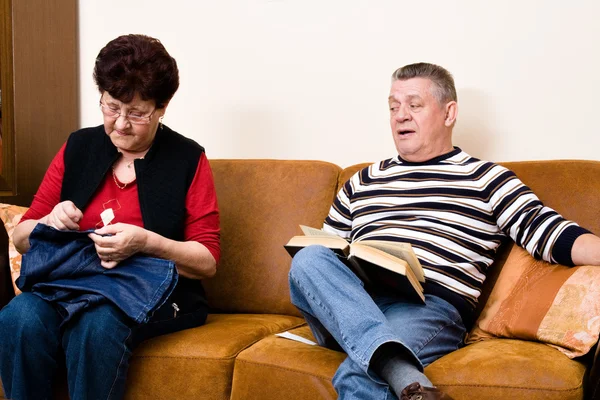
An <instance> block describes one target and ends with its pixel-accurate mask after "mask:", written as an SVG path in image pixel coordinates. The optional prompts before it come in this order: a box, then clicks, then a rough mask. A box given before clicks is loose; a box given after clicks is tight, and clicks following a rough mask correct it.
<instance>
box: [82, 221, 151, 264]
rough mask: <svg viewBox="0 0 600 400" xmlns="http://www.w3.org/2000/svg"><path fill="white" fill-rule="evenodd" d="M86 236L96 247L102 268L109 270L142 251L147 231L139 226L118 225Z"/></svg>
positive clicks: (109, 226)
mask: <svg viewBox="0 0 600 400" xmlns="http://www.w3.org/2000/svg"><path fill="white" fill-rule="evenodd" d="M101 235H111V236H101ZM88 236H89V237H90V239H92V240H93V241H94V244H95V245H96V252H97V253H98V257H100V264H101V265H102V266H103V267H104V268H109V269H110V268H114V267H116V266H117V264H119V263H120V262H121V261H123V260H125V259H126V258H129V257H131V256H132V255H134V254H136V253H139V252H140V251H142V250H143V249H144V247H145V246H146V242H147V239H148V231H147V230H145V229H144V228H140V227H139V226H135V225H130V224H123V223H118V224H114V225H107V226H105V227H104V228H101V229H97V230H96V231H95V232H94V233H90V234H89V235H88Z"/></svg>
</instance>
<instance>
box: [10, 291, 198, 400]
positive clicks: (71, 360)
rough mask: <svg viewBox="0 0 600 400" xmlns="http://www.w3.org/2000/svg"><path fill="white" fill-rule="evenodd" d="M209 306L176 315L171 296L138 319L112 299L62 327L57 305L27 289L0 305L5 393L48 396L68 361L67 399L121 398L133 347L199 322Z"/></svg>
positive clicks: (38, 398)
mask: <svg viewBox="0 0 600 400" xmlns="http://www.w3.org/2000/svg"><path fill="white" fill-rule="evenodd" d="M206 315H207V310H206V309H200V310H197V311H195V312H190V313H183V314H178V315H177V317H175V316H174V310H173V308H171V302H169V301H167V303H166V304H165V305H164V306H163V307H161V308H159V309H158V310H157V311H156V313H155V314H154V315H153V317H152V319H151V320H150V322H149V323H147V324H143V325H139V324H137V323H135V322H133V321H132V320H131V319H130V318H128V317H127V316H126V315H125V314H124V313H123V312H122V311H120V310H119V309H117V308H116V307H115V306H113V305H110V304H101V305H97V306H94V307H92V308H88V309H86V310H85V311H84V312H82V313H80V314H79V315H77V316H76V317H74V318H73V319H71V320H69V321H67V322H66V323H65V324H64V325H63V326H62V328H60V325H61V323H62V321H63V318H62V317H61V315H60V314H59V313H58V311H57V309H56V308H55V306H53V305H52V304H50V303H48V302H46V301H45V300H42V299H41V298H39V297H38V296H36V295H33V294H31V293H22V294H20V295H18V296H17V297H15V298H14V299H13V300H12V301H11V302H10V303H9V304H8V305H6V307H4V308H3V309H2V310H1V311H0V338H1V339H0V340H1V341H0V376H1V377H2V385H3V388H4V392H5V397H7V398H9V399H12V400H21V399H32V400H41V399H51V398H52V392H53V383H54V380H55V376H56V372H57V370H58V368H59V367H61V366H63V365H66V368H67V382H68V387H69V394H70V398H71V400H90V399H120V398H122V397H123V394H124V391H125V378H126V375H127V368H128V366H129V358H130V356H131V353H132V350H133V349H134V348H135V347H136V346H137V345H138V344H139V343H140V342H141V341H143V340H145V339H148V338H150V337H153V336H157V335H162V334H165V333H169V332H175V331H179V330H182V329H187V328H191V327H194V326H199V325H202V324H203V323H204V321H205V320H206Z"/></svg>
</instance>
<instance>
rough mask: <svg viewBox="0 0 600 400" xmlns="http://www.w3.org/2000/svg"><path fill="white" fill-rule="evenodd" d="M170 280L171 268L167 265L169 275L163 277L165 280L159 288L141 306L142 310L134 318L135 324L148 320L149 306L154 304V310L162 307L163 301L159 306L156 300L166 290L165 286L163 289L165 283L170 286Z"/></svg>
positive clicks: (171, 276) (171, 277) (150, 307)
mask: <svg viewBox="0 0 600 400" xmlns="http://www.w3.org/2000/svg"><path fill="white" fill-rule="evenodd" d="M172 279H173V268H172V266H171V265H169V273H167V274H166V275H165V279H163V281H162V282H161V283H160V285H159V287H158V288H157V289H156V291H155V292H154V294H153V296H152V299H151V300H150V301H149V302H147V303H146V304H144V305H143V306H142V310H141V311H140V313H139V314H138V316H137V317H136V318H135V321H136V322H140V323H142V322H146V321H147V320H149V319H150V317H148V313H149V312H150V311H151V310H152V306H151V304H155V305H156V308H158V307H160V306H161V305H162V303H164V301H163V302H162V303H161V304H158V300H159V299H160V298H161V297H162V296H163V295H164V293H165V290H166V289H168V286H167V288H165V283H168V284H169V285H170V284H171V281H172ZM165 300H166V299H165Z"/></svg>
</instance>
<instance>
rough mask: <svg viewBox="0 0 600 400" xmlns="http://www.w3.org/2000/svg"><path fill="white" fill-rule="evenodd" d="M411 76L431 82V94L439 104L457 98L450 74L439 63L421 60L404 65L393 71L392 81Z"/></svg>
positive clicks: (407, 78)
mask: <svg viewBox="0 0 600 400" xmlns="http://www.w3.org/2000/svg"><path fill="white" fill-rule="evenodd" d="M412 78H426V79H429V80H430V81H431V82H433V85H434V90H433V93H432V94H433V96H434V97H435V98H436V99H437V101H438V102H439V103H440V104H446V103H448V102H449V101H457V100H458V97H457V96H456V88H455V87H454V78H453V77H452V74H451V73H450V72H448V71H447V70H446V69H445V68H443V67H440V66H439V65H435V64H429V63H423V62H421V63H416V64H409V65H405V66H404V67H400V68H398V69H397V70H396V71H394V73H393V74H392V83H393V82H395V81H406V80H409V79H412Z"/></svg>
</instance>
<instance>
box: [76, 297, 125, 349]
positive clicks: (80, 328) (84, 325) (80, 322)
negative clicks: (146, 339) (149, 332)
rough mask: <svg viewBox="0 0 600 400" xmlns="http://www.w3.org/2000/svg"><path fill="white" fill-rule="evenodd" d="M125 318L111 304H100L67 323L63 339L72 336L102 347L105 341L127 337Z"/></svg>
mask: <svg viewBox="0 0 600 400" xmlns="http://www.w3.org/2000/svg"><path fill="white" fill-rule="evenodd" d="M129 324H130V322H129V321H128V319H127V316H126V315H125V314H124V313H123V312H121V311H120V310H119V309H117V308H116V307H115V306H113V305H111V304H102V305H99V306H95V307H93V308H91V309H87V310H84V311H83V312H82V313H81V314H80V315H79V316H78V317H77V318H75V319H73V320H72V321H69V322H68V323H67V326H66V328H65V339H67V340H69V339H70V338H72V337H73V336H76V337H77V338H78V341H83V342H86V343H88V344H90V345H94V344H98V345H102V343H104V342H105V341H106V340H111V339H113V338H117V337H119V339H123V338H122V337H127V336H129V334H130V333H131V329H130V325H129Z"/></svg>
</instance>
